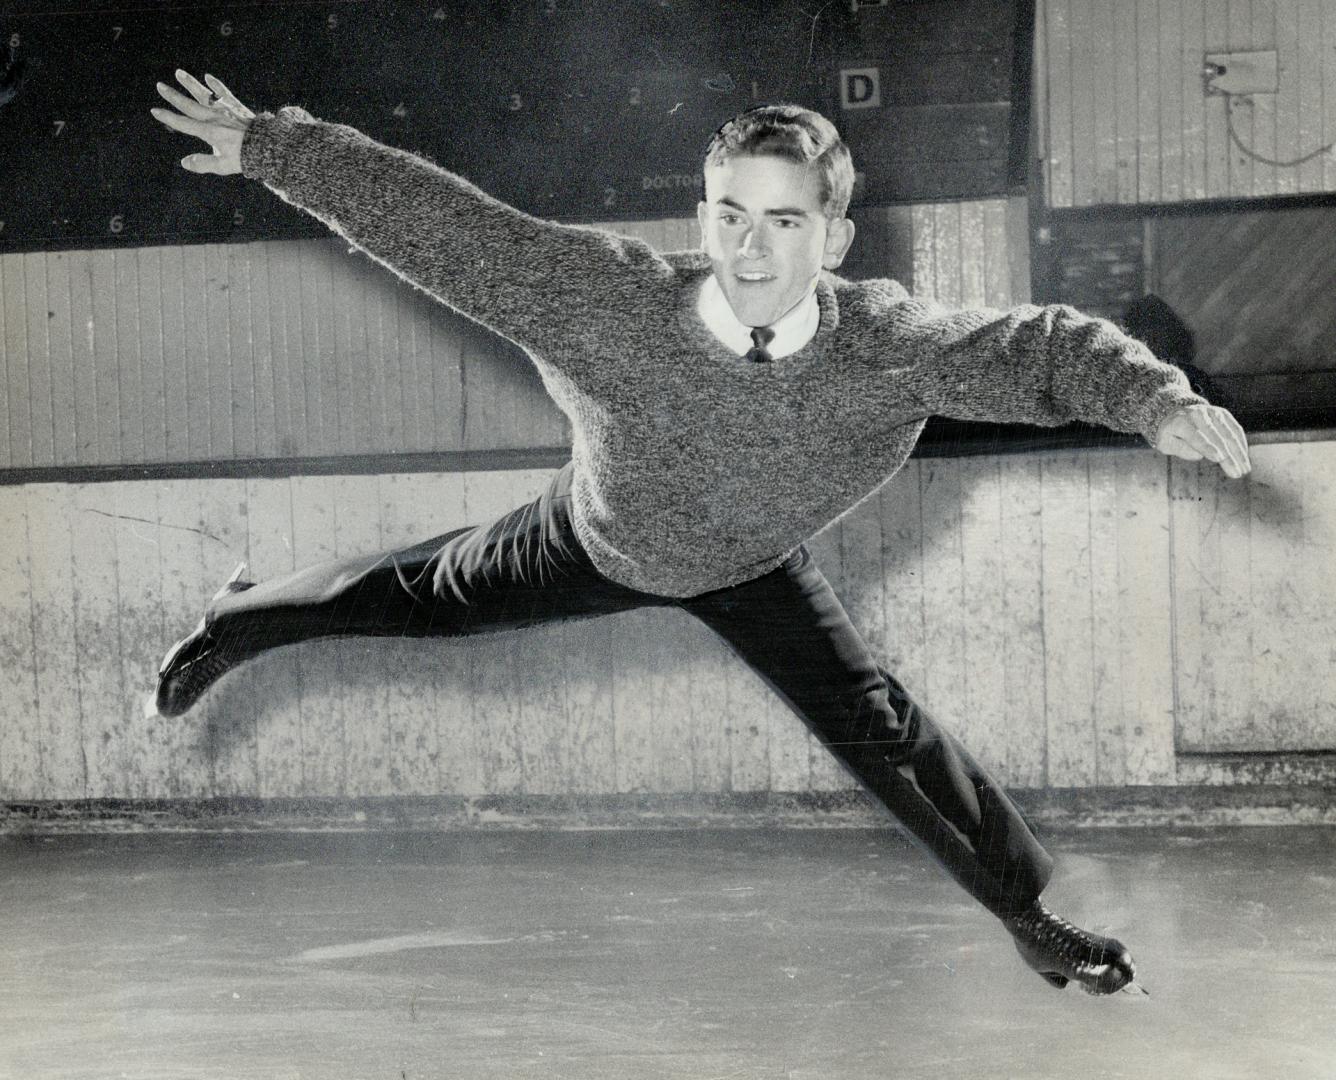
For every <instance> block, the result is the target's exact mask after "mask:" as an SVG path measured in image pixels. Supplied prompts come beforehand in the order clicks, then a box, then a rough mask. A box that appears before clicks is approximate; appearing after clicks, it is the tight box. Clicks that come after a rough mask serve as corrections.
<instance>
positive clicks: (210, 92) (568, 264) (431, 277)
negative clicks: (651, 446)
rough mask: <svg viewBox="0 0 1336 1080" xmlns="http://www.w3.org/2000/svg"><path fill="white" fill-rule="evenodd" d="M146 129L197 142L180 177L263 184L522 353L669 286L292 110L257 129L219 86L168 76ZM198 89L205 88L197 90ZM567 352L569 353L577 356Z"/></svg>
mask: <svg viewBox="0 0 1336 1080" xmlns="http://www.w3.org/2000/svg"><path fill="white" fill-rule="evenodd" d="M176 77H177V79H178V81H179V82H180V84H181V86H182V87H184V88H185V90H186V91H187V92H188V93H186V94H183V93H181V92H180V91H178V90H174V89H173V88H172V87H170V86H167V85H165V84H163V83H159V84H158V92H159V93H160V94H161V95H162V96H163V97H164V98H165V99H166V100H167V102H168V103H169V104H171V105H172V106H173V108H172V109H163V108H157V109H154V110H153V115H154V117H156V118H157V119H158V120H159V121H161V122H162V123H163V124H165V125H166V126H167V127H170V128H172V129H173V130H175V131H180V132H182V133H184V134H187V135H193V136H195V137H197V138H200V139H203V140H204V141H205V142H207V143H208V144H209V146H210V147H211V149H212V153H210V154H192V155H190V156H189V157H187V158H185V159H184V160H183V161H182V163H181V164H182V166H183V167H184V168H186V169H188V170H190V171H192V172H201V173H215V174H218V175H224V176H225V175H231V174H235V173H238V172H240V173H244V174H245V175H246V176H249V177H253V178H255V179H258V180H261V181H262V182H264V183H265V185H266V186H268V187H269V188H271V189H272V190H273V191H275V192H276V193H277V194H278V195H280V196H281V197H282V198H284V199H286V200H287V201H288V202H291V203H293V204H294V205H297V206H300V207H301V208H303V209H304V210H306V211H307V212H309V213H310V214H312V215H313V216H315V217H316V218H318V219H319V220H321V221H323V222H324V223H325V224H326V225H328V226H329V227H330V228H332V229H334V230H335V231H337V232H338V233H340V234H341V235H343V236H345V237H347V238H348V240H350V241H351V242H352V243H353V244H354V245H356V246H357V247H359V248H362V249H363V250H364V251H366V252H367V253H368V254H369V255H371V256H372V257H373V258H375V259H376V260H378V261H379V262H381V263H383V264H384V265H386V266H388V267H389V268H390V269H391V270H393V271H394V272H395V273H397V274H399V275H400V276H401V277H403V278H405V279H406V280H408V281H410V282H411V283H412V284H414V285H416V286H418V287H419V288H422V289H424V290H426V291H427V292H429V293H431V294H432V295H433V296H435V297H436V298H437V299H440V300H443V301H445V302H446V303H448V304H450V305H451V306H452V307H454V308H456V309H457V310H459V311H461V312H462V313H463V314H465V315H468V316H469V317H470V318H473V319H475V320H477V321H478V322H480V323H482V324H484V325H485V326H487V327H488V328H490V329H492V330H494V331H496V332H497V333H500V334H504V335H505V336H507V337H510V338H512V339H513V340H515V341H518V342H519V343H520V344H522V345H530V346H557V347H559V346H560V345H565V344H569V343H570V338H571V334H572V333H576V334H578V333H590V334H593V333H597V332H598V325H597V322H598V319H599V318H600V317H601V313H603V312H610V311H613V310H616V309H617V308H619V307H621V306H622V305H619V304H618V302H617V300H618V296H619V294H622V293H626V294H627V295H628V296H632V295H634V294H635V292H636V291H637V290H639V289H643V288H644V287H645V286H646V285H647V284H649V283H651V282H653V281H655V280H662V279H664V278H666V277H667V276H668V275H670V274H671V270H670V268H669V267H668V265H667V263H666V262H664V260H663V259H661V258H660V257H659V256H658V255H657V254H656V253H655V252H654V251H653V249H652V248H650V247H649V245H647V244H645V243H643V242H641V241H639V240H634V239H630V238H626V237H619V236H614V235H612V234H610V233H605V232H602V231H600V230H597V229H591V228H587V227H583V226H577V225H560V224H557V223H555V222H551V221H544V220H541V219H539V218H535V217H532V216H531V215H528V214H525V213H523V212H521V211H519V210H517V209H515V208H514V207H511V206H507V205H506V204H505V203H503V202H501V201H499V200H497V199H494V198H492V197H491V196H490V195H487V194H486V193H484V192H482V191H480V190H479V189H478V188H477V187H475V186H474V185H472V184H470V183H469V182H468V181H466V180H464V179H463V178H462V177H460V176H456V175H455V174H453V173H450V172H447V171H446V170H444V169H442V168H440V167H439V166H437V165H435V164H433V163H432V162H430V161H427V160H426V159H425V158H421V157H418V156H416V155H414V154H409V153H407V152H405V151H402V150H396V149H393V148H391V147H388V146H383V145H382V144H380V143H378V142H376V141H375V140H373V139H370V138H368V137H367V136H365V135H363V134H361V133H360V132H358V131H356V130H354V129H353V128H350V127H346V126H344V125H340V124H326V123H322V122H320V121H318V120H315V119H313V118H312V117H311V116H309V115H308V114H307V113H305V112H303V111H302V110H301V109H297V108H286V109H282V110H280V112H279V113H278V115H276V116H275V115H271V114H268V113H261V114H260V115H258V116H256V115H255V114H253V113H252V112H251V111H250V110H249V109H247V108H246V107H245V106H244V105H242V104H241V102H240V101H238V100H237V99H236V98H235V97H234V96H233V95H232V93H231V92H230V91H229V90H228V89H227V88H226V87H225V86H223V84H222V83H221V82H219V81H218V80H217V79H214V78H213V77H212V76H209V75H206V76H205V79H204V83H203V84H202V83H200V82H198V81H197V80H196V79H194V78H193V77H191V76H190V75H188V74H187V73H186V72H184V71H178V72H177V73H176ZM206 84H207V85H206ZM579 352H580V350H579V349H578V348H574V349H569V350H567V354H568V355H572V356H575V355H577V354H578V353H579Z"/></svg>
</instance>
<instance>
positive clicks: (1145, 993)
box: [1118, 982, 1150, 997]
mask: <svg viewBox="0 0 1336 1080" xmlns="http://www.w3.org/2000/svg"><path fill="white" fill-rule="evenodd" d="M1118 993H1120V994H1131V995H1132V996H1133V997H1150V991H1149V990H1147V989H1146V988H1145V987H1144V986H1142V985H1141V984H1140V983H1138V982H1130V983H1128V984H1127V985H1126V986H1124V987H1123V988H1122V989H1121V990H1119V991H1118Z"/></svg>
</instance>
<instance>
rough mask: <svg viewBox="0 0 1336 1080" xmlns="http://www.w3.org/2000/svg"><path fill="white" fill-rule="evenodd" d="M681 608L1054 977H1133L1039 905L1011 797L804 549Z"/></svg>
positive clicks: (1112, 985) (1036, 867)
mask: <svg viewBox="0 0 1336 1080" xmlns="http://www.w3.org/2000/svg"><path fill="white" fill-rule="evenodd" d="M682 606H683V607H685V608H686V610H688V611H690V612H691V613H692V614H694V615H696V616H697V617H698V618H700V619H701V620H702V621H704V622H705V623H706V624H707V625H709V626H710V627H711V628H713V629H714V630H715V631H716V632H717V633H719V634H720V635H721V636H722V637H723V638H724V639H725V640H726V641H727V642H728V643H729V644H730V645H731V646H732V648H733V649H734V650H735V651H736V652H737V653H738V655H739V656H740V657H741V658H742V659H743V660H745V661H746V662H747V663H748V664H749V665H750V666H751V667H752V668H753V669H755V670H756V671H757V672H758V674H760V675H761V677H762V678H764V679H765V680H766V682H767V683H768V684H769V685H770V686H771V687H772V688H773V689H774V690H775V691H776V692H777V693H779V694H780V695H781V696H782V697H783V698H784V699H785V701H787V702H788V703H789V705H790V706H791V707H792V708H793V709H794V711H795V712H797V713H798V715H799V716H801V717H802V718H803V720H804V721H805V722H806V723H807V725H808V726H809V727H810V728H811V729H812V730H813V731H814V732H815V733H816V734H817V736H818V737H819V738H820V739H821V741H822V742H823V743H824V744H825V745H826V746H827V747H829V749H830V750H831V752H832V753H834V754H835V755H836V756H837V757H838V758H839V759H840V760H841V761H842V762H843V763H844V764H845V765H846V766H848V768H849V770H850V771H851V772H852V773H853V774H854V776H856V777H857V778H858V779H859V780H860V781H861V782H862V783H863V785H864V786H865V787H866V788H867V789H868V791H869V792H871V793H872V794H873V795H874V796H875V797H876V798H877V799H878V800H879V801H880V802H881V803H882V805H883V806H885V807H886V808H887V809H888V810H890V811H891V812H892V813H893V814H894V815H895V816H896V817H897V818H899V820H900V821H901V822H902V823H903V824H904V825H905V826H906V827H907V828H908V829H909V830H910V832H912V833H913V834H914V836H916V837H917V838H918V839H919V840H920V841H922V843H923V844H924V845H925V846H926V847H927V848H928V850H929V851H930V852H931V853H932V854H933V855H934V856H935V857H936V858H937V859H938V860H939V861H940V862H941V864H942V865H943V866H944V867H945V868H946V869H947V871H948V872H949V873H950V874H951V875H952V876H953V877H954V878H955V879H956V880H957V881H958V882H959V883H960V884H961V885H963V886H964V887H965V888H966V889H967V890H968V891H969V892H970V894H971V895H972V896H974V897H975V898H976V899H978V900H979V902H980V903H982V904H983V905H984V906H985V907H987V908H988V909H989V910H990V911H992V912H993V913H994V914H995V915H997V916H998V917H999V918H1001V919H1002V920H1003V921H1004V923H1005V924H1006V926H1007V928H1008V929H1009V930H1010V931H1011V932H1012V934H1013V935H1014V936H1015V937H1016V939H1017V943H1018V946H1020V948H1021V953H1022V955H1023V956H1024V957H1025V958H1026V960H1027V962H1029V963H1030V965H1031V966H1032V967H1034V968H1035V969H1036V970H1038V971H1040V973H1041V974H1043V975H1044V976H1045V977H1046V978H1048V979H1049V980H1050V981H1051V982H1053V983H1054V985H1065V983H1066V982H1067V981H1068V980H1069V979H1078V980H1079V981H1080V982H1081V984H1082V985H1083V986H1084V987H1085V988H1086V989H1088V990H1091V991H1093V992H1100V993H1107V992H1110V991H1112V990H1117V989H1121V988H1122V987H1123V986H1124V985H1126V984H1127V983H1128V982H1130V981H1131V978H1132V971H1131V958H1130V957H1128V956H1126V951H1125V950H1124V949H1123V947H1122V946H1121V944H1119V943H1118V942H1116V941H1113V940H1112V939H1108V938H1098V937H1095V936H1094V935H1089V934H1085V932H1084V931H1080V930H1078V929H1077V928H1075V927H1072V926H1071V925H1070V924H1069V923H1064V922H1063V921H1062V920H1058V919H1057V918H1056V916H1053V915H1052V914H1051V913H1049V912H1048V911H1047V909H1045V908H1044V907H1043V905H1042V904H1041V903H1040V902H1039V894H1040V892H1041V891H1042V890H1043V888H1044V885H1045V884H1046V883H1047V881H1048V878H1049V874H1050V872H1051V870H1052V860H1051V858H1050V857H1049V855H1048V854H1047V853H1046V852H1045V851H1044V849H1043V848H1042V847H1041V846H1040V844H1039V841H1038V840H1037V839H1036V838H1035V836H1034V834H1033V833H1032V832H1031V831H1030V829H1029V827H1028V826H1027V825H1026V823H1025V821H1024V819H1023V818H1022V816H1021V814H1020V812H1019V811H1018V810H1017V808H1016V806H1015V804H1014V803H1012V801H1011V799H1010V798H1008V797H1007V795H1006V793H1005V791H1003V789H1002V787H1001V786H1000V785H999V784H998V783H997V782H996V781H995V780H994V779H993V778H992V777H990V776H989V775H988V773H987V772H986V771H985V770H984V769H983V768H982V767H981V766H980V765H979V764H978V762H976V761H975V760H974V759H973V758H972V757H971V756H970V755H969V753H968V752H967V751H966V750H965V749H964V748H963V747H962V746H961V745H960V744H959V743H958V742H957V741H956V740H955V739H954V738H953V737H952V736H951V735H950V734H948V733H947V732H946V731H944V730H942V728H941V727H939V726H938V725H937V723H936V722H935V721H934V720H933V718H932V717H931V716H930V715H929V714H928V713H927V712H926V711H925V710H924V709H922V708H921V707H920V706H919V705H918V704H917V703H915V702H914V701H913V700H912V698H910V696H909V694H908V693H907V692H906V691H905V689H904V687H903V686H901V685H900V683H899V682H897V681H896V680H895V679H894V678H893V677H892V676H891V675H890V674H888V673H887V672H885V671H884V670H882V669H881V668H880V667H879V666H878V665H877V663H876V661H875V660H874V658H873V656H872V654H871V652H870V650H869V649H868V647H867V645H866V643H865V642H864V641H863V639H862V636H861V635H860V634H859V633H858V631H857V630H856V629H855V628H854V626H853V624H852V623H851V622H850V621H849V618H848V616H847V615H846V613H845V611H844V608H843V605H841V603H840V601H839V599H838V597H836V595H835V593H834V590H832V589H831V587H830V585H829V584H828V583H827V582H826V579H825V578H824V577H823V576H822V574H821V572H820V570H819V569H818V568H817V567H816V565H815V564H814V563H813V562H812V559H811V556H810V555H809V554H808V553H807V550H806V549H805V548H800V549H799V551H798V552H797V553H796V554H795V555H794V556H793V557H792V558H791V559H789V561H788V562H787V563H786V564H785V565H784V566H782V567H780V568H779V569H777V570H775V571H773V572H771V573H769V574H766V575H765V576H763V577H761V578H757V579H756V580H755V581H751V582H747V583H746V584H743V585H739V586H736V587H734V588H731V589H721V590H718V591H717V592H712V593H706V594H704V595H703V596H698V597H692V598H690V599H688V600H685V601H683V602H682Z"/></svg>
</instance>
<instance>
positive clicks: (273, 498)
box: [245, 478, 304, 798]
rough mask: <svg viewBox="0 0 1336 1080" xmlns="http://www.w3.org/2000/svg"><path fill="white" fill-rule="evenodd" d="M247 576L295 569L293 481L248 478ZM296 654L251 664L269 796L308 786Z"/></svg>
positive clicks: (279, 653)
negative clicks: (304, 766)
mask: <svg viewBox="0 0 1336 1080" xmlns="http://www.w3.org/2000/svg"><path fill="white" fill-rule="evenodd" d="M246 506H247V508H248V509H247V514H246V559H247V567H246V573H245V578H246V579H247V580H249V581H267V580H270V579H271V578H277V577H281V576H284V575H287V574H290V573H292V571H293V570H294V569H296V566H295V564H294V561H293V547H292V483H291V481H290V480H288V479H286V478H283V479H274V480H262V479H249V480H247V481H246ZM296 659H297V657H296V653H295V651H294V650H293V649H290V648H280V649H275V650H272V651H270V652H267V653H263V654H261V655H260V656H257V657H255V658H254V659H252V660H250V661H248V662H247V666H246V669H245V670H246V679H247V680H248V681H249V682H250V684H251V686H252V687H253V688H254V692H255V701H256V716H255V743H256V756H257V758H258V770H259V776H258V778H257V788H258V794H259V795H261V796H262V797H264V798H274V797H277V796H282V795H291V794H293V793H295V792H299V791H301V790H302V759H303V757H304V746H303V743H302V724H301V717H302V710H301V691H300V683H299V680H298V679H297V664H296Z"/></svg>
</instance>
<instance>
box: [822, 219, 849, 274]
mask: <svg viewBox="0 0 1336 1080" xmlns="http://www.w3.org/2000/svg"><path fill="white" fill-rule="evenodd" d="M854 231H855V230H854V223H853V222H852V221H850V220H849V219H848V218H847V217H846V218H840V219H839V220H838V221H831V222H829V223H827V225H826V244H825V248H824V250H823V251H822V253H821V265H822V266H823V267H825V268H826V269H827V270H834V269H835V268H836V267H838V266H839V265H840V263H842V262H844V257H845V256H846V255H848V254H849V249H850V248H851V247H853V243H854Z"/></svg>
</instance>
